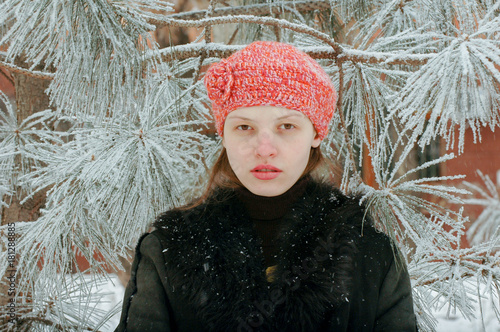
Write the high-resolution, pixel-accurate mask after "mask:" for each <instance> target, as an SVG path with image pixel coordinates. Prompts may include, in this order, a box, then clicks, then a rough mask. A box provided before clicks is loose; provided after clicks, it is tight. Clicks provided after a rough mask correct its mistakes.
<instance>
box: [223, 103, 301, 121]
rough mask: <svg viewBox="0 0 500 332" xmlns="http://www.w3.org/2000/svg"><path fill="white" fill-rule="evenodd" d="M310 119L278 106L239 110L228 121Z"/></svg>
mask: <svg viewBox="0 0 500 332" xmlns="http://www.w3.org/2000/svg"><path fill="white" fill-rule="evenodd" d="M291 117H293V118H297V119H308V118H307V117H306V116H305V115H304V114H303V113H302V112H299V111H296V110H291V109H288V108H284V107H278V106H267V105H266V106H251V107H241V108H237V109H235V110H234V111H232V112H231V113H229V114H228V115H227V118H226V120H231V119H247V120H254V121H257V120H264V119H265V120H273V119H276V120H277V119H282V118H291Z"/></svg>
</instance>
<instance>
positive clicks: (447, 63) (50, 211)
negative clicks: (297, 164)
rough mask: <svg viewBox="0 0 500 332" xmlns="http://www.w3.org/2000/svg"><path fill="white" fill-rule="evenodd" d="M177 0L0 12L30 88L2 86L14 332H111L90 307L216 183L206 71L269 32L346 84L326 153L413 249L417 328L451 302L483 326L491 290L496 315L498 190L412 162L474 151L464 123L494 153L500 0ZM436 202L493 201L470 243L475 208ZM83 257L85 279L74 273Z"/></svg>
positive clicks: (8, 57)
mask: <svg viewBox="0 0 500 332" xmlns="http://www.w3.org/2000/svg"><path fill="white" fill-rule="evenodd" d="M172 8H173V4H170V3H168V2H166V1H162V0H151V1H149V0H148V1H135V0H111V1H110V0H81V1H76V0H35V1H33V0H2V1H1V2H0V36H1V37H2V39H1V42H0V46H1V47H2V48H1V49H3V51H0V66H1V67H3V68H5V69H8V70H9V71H11V72H12V73H13V74H14V75H15V77H16V80H15V82H16V94H17V96H16V101H17V108H15V107H14V106H13V105H12V104H11V103H10V102H9V100H8V99H7V97H6V96H5V95H4V94H3V93H0V98H1V102H2V104H3V108H4V109H3V113H1V114H0V128H1V129H0V138H1V141H0V196H1V197H2V200H1V201H0V204H1V205H0V207H1V208H2V214H1V215H2V220H1V222H2V226H1V227H0V232H1V237H0V246H2V253H1V255H0V275H2V276H3V278H2V281H4V282H6V281H9V282H6V284H5V285H4V286H3V287H2V288H0V290H1V291H2V293H3V294H2V298H3V301H4V302H3V303H1V304H2V310H3V312H2V314H1V316H0V329H2V330H4V329H5V330H8V329H12V330H16V329H18V330H23V329H26V330H33V331H43V330H53V329H59V330H99V329H101V328H102V327H103V326H104V324H105V323H106V321H107V320H108V319H109V317H110V316H111V315H112V314H113V313H114V312H116V311H117V310H119V308H116V309H115V310H112V311H111V312H102V311H98V310H96V309H95V303H96V302H97V301H99V299H100V298H101V297H102V295H103V294H101V293H98V292H96V291H95V289H96V286H97V285H98V284H99V283H100V282H102V281H103V280H106V278H107V274H106V268H107V266H111V267H115V268H120V267H121V266H122V263H121V260H120V257H127V256H129V252H130V249H131V248H133V246H134V245H135V243H136V242H137V240H138V237H139V235H140V234H142V233H143V232H145V231H147V230H148V227H149V225H150V223H151V222H152V220H153V219H154V218H155V216H156V215H158V214H159V213H160V212H163V211H165V210H167V209H169V208H171V207H173V206H178V205H180V204H182V203H183V202H186V200H188V199H189V198H190V197H193V196H196V194H197V193H198V189H199V188H201V187H202V186H203V183H204V180H205V178H206V174H205V173H206V170H207V168H209V166H210V165H211V163H212V162H213V160H214V156H215V155H216V154H217V146H218V144H217V143H218V142H217V141H218V140H219V139H218V138H217V137H213V135H207V134H206V133H207V132H210V130H207V129H210V128H211V126H212V123H211V122H210V111H209V101H208V99H207V96H206V91H204V86H203V84H202V80H201V78H202V77H203V74H204V70H205V69H206V67H207V65H209V64H211V63H213V62H216V61H219V60H220V58H224V57H227V56H229V55H230V54H232V53H233V52H234V51H236V50H239V49H241V48H242V47H243V46H244V45H246V44H248V43H250V42H252V41H254V40H278V41H282V42H287V43H291V44H294V45H295V46H297V47H298V48H299V49H302V50H303V51H305V52H307V53H308V54H310V55H311V56H312V57H314V58H316V59H317V60H318V61H319V62H320V63H321V64H322V65H323V66H324V68H325V70H326V71H327V72H328V73H329V74H330V75H331V77H332V80H334V82H335V84H336V86H337V88H338V92H339V98H338V103H337V111H336V114H335V117H334V121H333V123H332V124H331V130H330V134H329V136H328V137H327V138H326V140H325V141H324V142H323V143H322V148H323V150H324V152H325V154H326V155H327V156H328V158H329V159H330V160H331V161H333V162H335V163H337V164H339V165H341V169H342V172H341V175H339V176H337V177H335V180H337V181H338V184H339V186H340V188H341V190H343V191H344V192H345V193H347V194H360V195H363V200H364V201H365V202H366V204H367V206H368V207H369V209H370V212H371V214H372V215H373V217H374V219H375V222H376V224H377V227H378V228H379V229H380V230H381V231H384V232H386V233H387V234H389V236H391V237H392V238H393V239H395V241H396V243H397V244H398V249H399V251H400V252H401V255H402V258H403V259H405V260H406V261H407V264H408V266H409V272H410V276H411V279H412V283H413V286H414V287H413V295H414V302H415V311H416V313H417V315H418V323H419V326H420V328H421V329H422V330H423V331H432V330H434V329H435V325H436V320H435V318H434V317H433V314H432V311H431V309H432V308H436V307H439V306H444V305H449V306H450V308H456V309H457V310H459V311H460V312H461V313H462V315H463V316H464V317H466V318H471V317H473V316H478V315H479V316H480V315H482V312H481V311H479V312H475V311H474V308H475V306H474V303H475V302H476V301H479V300H480V299H481V298H483V297H487V298H488V299H489V300H490V301H491V303H492V305H493V307H494V308H495V310H496V313H497V319H499V320H500V314H499V312H500V306H499V304H498V301H499V296H500V256H499V255H500V254H499V252H498V246H499V241H500V237H499V235H500V229H499V228H498V226H499V225H500V213H498V211H499V209H500V208H499V206H500V199H499V194H498V192H497V189H496V188H495V187H494V185H493V184H492V182H491V180H489V178H487V177H484V181H485V186H486V190H484V189H483V188H481V187H480V186H477V185H473V184H470V183H469V184H467V186H468V187H467V188H468V189H470V190H472V191H473V192H479V193H480V194H481V195H482V198H478V199H474V200H473V199H470V198H469V197H468V196H467V195H468V194H469V192H468V191H467V190H465V189H459V188H456V187H453V186H451V185H447V182H448V181H450V180H457V179H461V178H463V176H461V175H456V176H432V175H431V176H422V175H421V174H422V171H424V170H426V169H429V168H431V167H434V166H436V165H438V164H440V163H442V162H445V161H447V160H449V159H451V158H454V155H453V154H452V153H447V154H445V155H443V156H440V157H437V158H435V159H432V160H429V161H427V162H425V163H421V164H414V163H413V162H412V159H413V158H414V156H415V153H418V151H425V150H426V149H429V148H430V144H432V142H433V141H434V140H436V139H440V140H444V141H445V142H446V147H447V149H448V150H449V151H451V149H453V148H454V147H457V148H458V153H463V152H464V134H465V130H466V129H467V128H470V130H472V131H473V132H474V134H475V137H476V138H477V140H478V141H479V140H480V137H481V136H480V135H481V129H482V128H483V127H485V126H489V127H490V128H491V129H492V130H493V129H494V128H496V127H498V126H499V125H500V17H499V13H500V3H498V2H496V1H493V0H449V1H441V0H355V1H353V0H330V1H299V0H295V1H292V0H290V1H282V0H280V1H277V0H267V1H266V2H263V1H251V0H234V1H230V4H229V5H227V4H225V3H224V4H223V3H219V2H218V1H215V0H214V1H211V2H210V3H209V4H208V9H206V10H201V11H191V12H183V13H177V14H174V13H173V12H172ZM165 27H167V28H169V29H174V28H189V27H191V28H197V29H198V31H199V36H198V38H197V40H196V41H194V42H192V43H188V44H185V45H171V46H166V47H163V48H162V47H160V46H159V44H158V43H157V42H156V41H155V40H154V38H153V37H152V34H151V32H153V31H155V30H158V29H160V28H165ZM221 27H222V28H221ZM34 96H37V97H36V98H35V97H34ZM30 98H31V99H30ZM323 172H324V173H325V174H324V175H325V176H332V175H333V173H334V172H333V170H332V169H326V170H324V171H323ZM435 197H438V198H440V199H443V200H446V201H448V202H450V203H454V204H459V205H463V204H465V203H469V204H480V205H483V206H485V207H486V208H485V212H483V213H484V214H483V215H481V216H480V217H479V219H478V222H477V223H476V224H474V228H473V229H471V234H472V235H473V236H474V237H473V239H474V241H473V242H472V243H473V246H472V247H470V248H468V247H464V246H463V245H462V243H461V241H462V237H463V236H464V233H465V223H466V222H467V221H468V220H467V218H466V217H464V216H463V210H462V209H459V210H454V209H451V208H449V207H448V206H449V205H448V204H447V205H446V206H442V205H440V204H437V203H435V201H436V200H435ZM9 248H10V249H9ZM96 253H97V254H96ZM79 255H81V256H83V257H85V258H86V259H87V260H88V262H89V263H90V267H89V268H88V269H85V270H80V269H79V267H78V265H77V264H76V259H77V256H79ZM12 271H14V272H12ZM11 273H14V274H13V276H12V277H11ZM86 275H90V276H91V278H85V276H86ZM8 278H10V279H8ZM11 280H14V286H13V287H14V288H15V292H14V293H15V294H14V295H13V296H11V295H10V291H9V289H10V288H12V287H10V286H11V284H12V283H10V281H11ZM9 287H10V288H9ZM12 301H14V302H12ZM9 303H14V306H15V317H16V318H17V322H16V323H10V322H9V319H10V318H11V316H10V315H9V314H10V313H11V312H12V311H9ZM11 308H12V305H11Z"/></svg>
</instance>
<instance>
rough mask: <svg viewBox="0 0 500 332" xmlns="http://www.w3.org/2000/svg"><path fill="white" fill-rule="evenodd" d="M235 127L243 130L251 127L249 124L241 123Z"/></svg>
mask: <svg viewBox="0 0 500 332" xmlns="http://www.w3.org/2000/svg"><path fill="white" fill-rule="evenodd" d="M236 129H238V130H244V131H245V130H250V129H252V127H250V126H249V125H246V124H243V125H239V126H238V127H236Z"/></svg>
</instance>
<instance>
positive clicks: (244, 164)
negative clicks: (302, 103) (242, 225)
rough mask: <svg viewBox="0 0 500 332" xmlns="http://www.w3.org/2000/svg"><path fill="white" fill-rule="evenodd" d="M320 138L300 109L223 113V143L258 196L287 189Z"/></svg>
mask: <svg viewBox="0 0 500 332" xmlns="http://www.w3.org/2000/svg"><path fill="white" fill-rule="evenodd" d="M320 143H321V140H320V139H319V138H318V137H317V135H316V131H315V130H314V127H313V125H312V123H311V121H310V120H309V118H307V117H306V116H305V115H304V114H303V113H301V112H298V111H295V110H289V109H286V108H282V107H275V106H253V107H242V108H238V109H236V110H234V111H232V112H231V113H229V114H228V116H227V117H226V122H225V124H224V135H223V140H222V144H223V145H224V147H225V148H226V151H227V156H228V159H229V164H230V165H231V168H232V169H233V171H234V173H235V174H236V176H237V177H238V179H239V180H240V181H241V183H242V184H243V185H244V186H245V187H246V188H247V189H248V190H249V191H251V192H252V193H254V194H255V195H260V196H268V197H271V196H277V195H281V194H283V193H284V192H286V191H287V190H288V189H290V188H291V187H292V186H293V185H294V184H295V182H297V180H298V179H299V178H300V176H301V175H302V173H303V172H304V169H305V168H306V166H307V163H308V161H309V154H310V151H311V147H318V146H319V144H320Z"/></svg>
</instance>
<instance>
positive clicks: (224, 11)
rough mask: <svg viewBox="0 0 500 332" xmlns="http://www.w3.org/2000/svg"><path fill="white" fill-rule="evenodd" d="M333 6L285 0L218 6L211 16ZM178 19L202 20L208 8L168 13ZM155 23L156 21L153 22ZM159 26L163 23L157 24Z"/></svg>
mask: <svg viewBox="0 0 500 332" xmlns="http://www.w3.org/2000/svg"><path fill="white" fill-rule="evenodd" d="M329 8H331V6H330V2H329V1H284V2H279V3H265V4H255V5H248V6H237V7H226V8H217V9H214V10H213V11H212V13H211V14H210V17H219V16H234V15H254V16H261V15H271V14H281V13H285V12H295V11H296V12H299V13H305V12H310V11H313V10H327V9H329ZM168 17H169V18H171V19H176V20H200V19H202V18H205V17H207V10H199V11H191V12H185V13H177V14H172V15H168ZM153 24H154V23H153ZM155 25H156V26H157V27H158V28H159V27H162V26H163V25H162V24H161V23H160V24H155Z"/></svg>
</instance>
